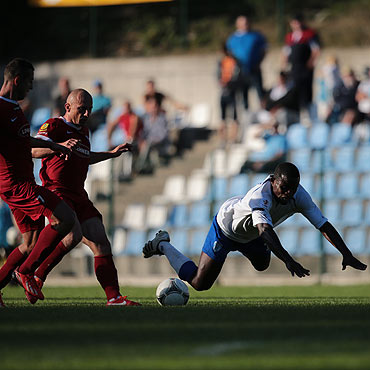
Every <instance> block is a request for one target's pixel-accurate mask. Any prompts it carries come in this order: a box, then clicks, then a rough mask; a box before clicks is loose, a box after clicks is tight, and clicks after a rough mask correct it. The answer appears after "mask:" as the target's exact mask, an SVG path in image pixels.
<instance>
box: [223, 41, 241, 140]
mask: <svg viewBox="0 0 370 370" xmlns="http://www.w3.org/2000/svg"><path fill="white" fill-rule="evenodd" d="M223 53H224V55H223V57H222V59H221V60H220V61H219V63H218V81H219V83H220V87H221V98H220V106H221V126H220V129H219V136H220V140H221V145H222V146H223V147H224V146H226V144H227V142H228V139H230V141H231V142H233V143H234V142H236V140H237V137H238V131H239V122H238V111H237V106H236V91H237V88H238V85H239V77H240V68H239V65H238V62H237V60H236V59H235V57H234V56H233V55H231V53H230V52H229V50H228V49H227V47H226V44H224V45H223ZM229 109H231V110H232V122H231V127H230V133H228V132H227V121H228V117H227V113H228V110H229Z"/></svg>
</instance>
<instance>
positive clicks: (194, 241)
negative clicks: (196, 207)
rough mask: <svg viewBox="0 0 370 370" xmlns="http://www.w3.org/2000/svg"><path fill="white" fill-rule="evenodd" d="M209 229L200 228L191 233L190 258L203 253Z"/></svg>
mask: <svg viewBox="0 0 370 370" xmlns="http://www.w3.org/2000/svg"><path fill="white" fill-rule="evenodd" d="M208 231H209V228H208V227H207V228H205V227H204V228H200V229H196V230H193V231H192V232H191V233H190V242H189V255H190V256H199V255H200V252H201V251H202V248H203V244H204V241H205V240H206V237H207V234H208Z"/></svg>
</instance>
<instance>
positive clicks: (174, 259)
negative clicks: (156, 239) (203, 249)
mask: <svg viewBox="0 0 370 370" xmlns="http://www.w3.org/2000/svg"><path fill="white" fill-rule="evenodd" d="M159 246H160V248H161V251H162V252H163V253H164V255H165V256H166V257H167V259H168V261H169V263H170V265H171V266H172V268H173V269H174V270H175V271H176V273H177V275H179V278H180V279H181V280H185V281H189V280H191V278H192V277H193V276H194V275H195V272H196V271H197V266H196V265H195V263H194V262H193V261H192V260H191V259H190V258H188V257H186V256H184V255H183V254H182V253H181V252H180V251H178V250H177V249H176V248H175V247H174V246H173V245H172V244H170V243H169V242H161V243H160V245H159Z"/></svg>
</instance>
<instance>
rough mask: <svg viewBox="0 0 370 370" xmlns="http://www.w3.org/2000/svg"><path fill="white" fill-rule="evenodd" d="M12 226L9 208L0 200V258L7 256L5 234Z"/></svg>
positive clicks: (7, 246)
mask: <svg viewBox="0 0 370 370" xmlns="http://www.w3.org/2000/svg"><path fill="white" fill-rule="evenodd" d="M12 226H13V220H12V216H11V212H10V208H9V206H8V205H7V204H6V203H5V202H4V201H3V200H1V199H0V256H1V255H4V256H8V255H9V253H10V252H11V250H9V247H10V246H9V243H8V241H7V237H6V233H7V231H8V229H9V228H10V227H12Z"/></svg>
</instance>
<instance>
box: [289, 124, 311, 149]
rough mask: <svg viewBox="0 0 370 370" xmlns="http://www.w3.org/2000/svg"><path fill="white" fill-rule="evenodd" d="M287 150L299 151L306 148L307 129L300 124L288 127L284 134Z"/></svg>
mask: <svg viewBox="0 0 370 370" xmlns="http://www.w3.org/2000/svg"><path fill="white" fill-rule="evenodd" d="M286 138H287V142H288V148H289V149H299V148H304V147H307V146H308V141H307V128H306V127H305V126H303V125H302V124H300V123H294V124H293V125H291V126H289V128H288V131H287V133H286Z"/></svg>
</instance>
